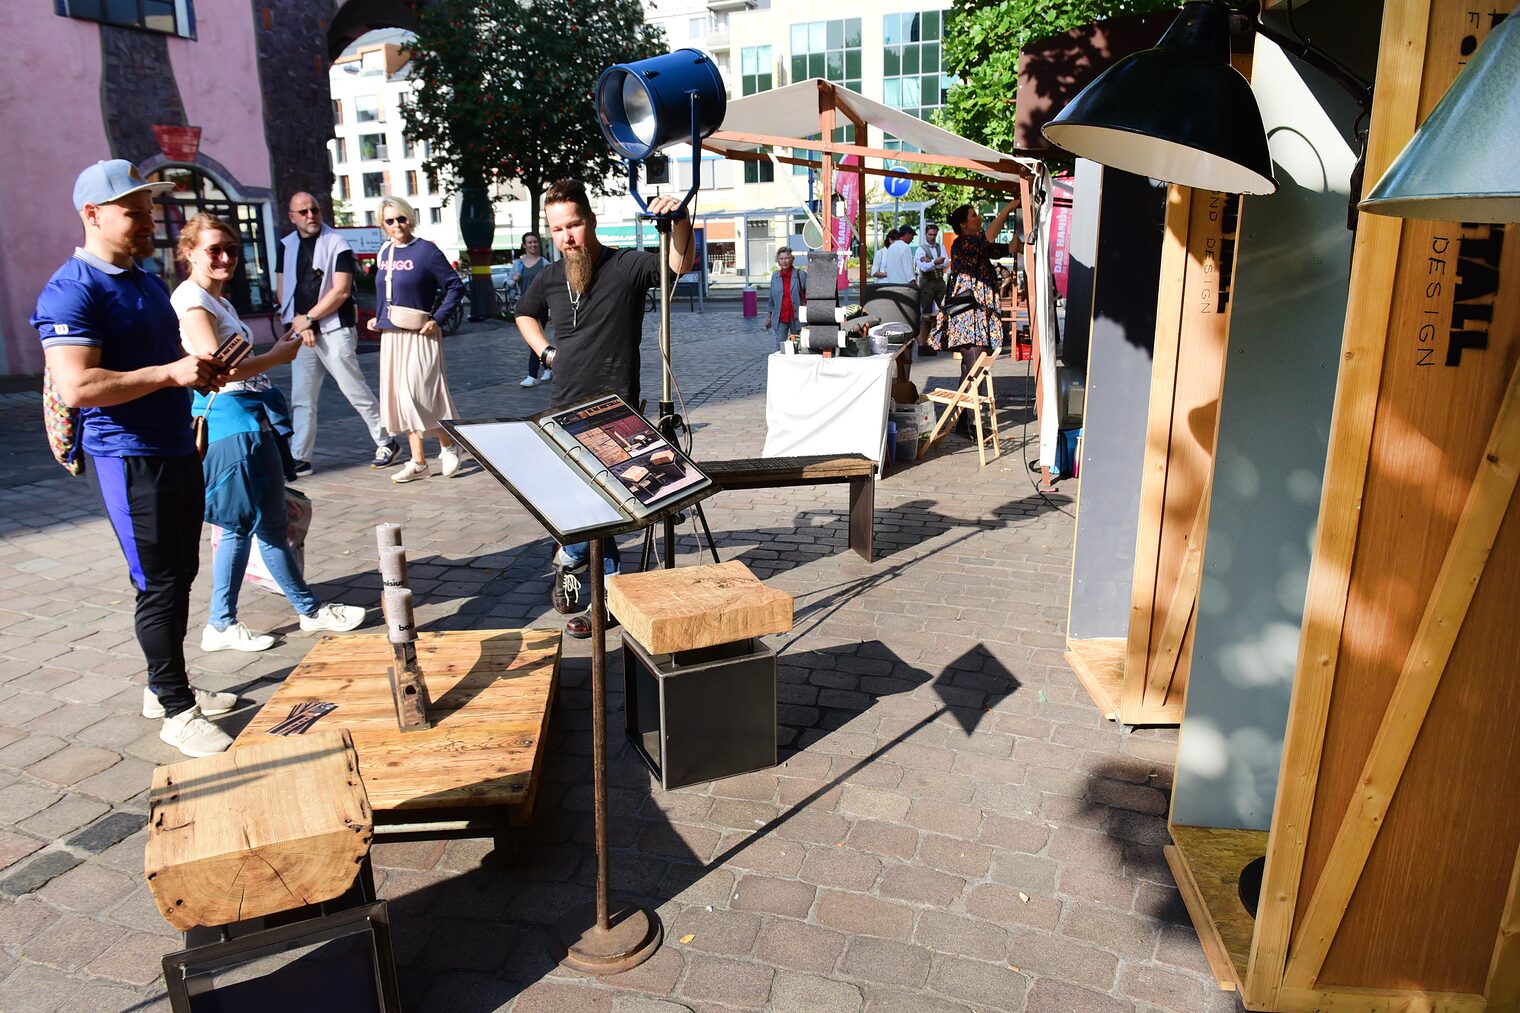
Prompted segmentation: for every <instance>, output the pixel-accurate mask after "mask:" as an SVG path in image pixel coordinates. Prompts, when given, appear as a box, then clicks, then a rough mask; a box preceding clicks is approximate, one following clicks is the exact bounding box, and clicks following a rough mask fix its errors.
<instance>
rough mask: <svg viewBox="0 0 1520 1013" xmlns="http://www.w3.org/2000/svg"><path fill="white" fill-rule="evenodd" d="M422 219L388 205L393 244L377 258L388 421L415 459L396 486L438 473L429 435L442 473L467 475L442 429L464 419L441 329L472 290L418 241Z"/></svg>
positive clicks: (377, 323) (383, 408)
mask: <svg viewBox="0 0 1520 1013" xmlns="http://www.w3.org/2000/svg"><path fill="white" fill-rule="evenodd" d="M416 220H417V213H416V212H415V211H413V210H412V206H411V204H409V203H407V202H406V201H404V200H402V199H401V198H400V197H393V196H390V195H386V196H385V197H383V198H381V201H380V221H381V224H382V225H384V226H385V234H386V235H387V236H389V237H390V241H389V242H388V243H386V244H385V245H384V246H382V247H381V248H380V254H379V256H378V257H376V258H375V259H376V262H377V263H378V264H379V265H380V273H379V274H378V275H377V276H376V278H375V318H374V319H373V320H371V321H370V322H369V329H370V330H372V331H379V332H380V333H381V342H380V421H381V422H383V423H384V424H385V428H386V429H388V430H390V431H391V432H393V433H406V439H407V443H408V444H409V445H410V446H411V450H412V459H411V460H410V461H408V462H407V463H406V465H405V467H403V468H402V469H401V470H400V471H399V472H397V473H396V474H395V475H392V476H391V481H392V482H415V481H416V480H417V479H419V478H427V477H428V475H429V474H431V469H430V468H429V467H428V462H427V453H426V448H425V447H424V445H423V442H422V441H423V439H424V438H425V437H428V436H436V437H437V438H438V446H439V450H438V463H439V465H440V467H439V472H440V474H442V475H443V477H444V478H450V477H452V476H453V474H454V473H455V472H456V471H458V470H459V451H458V450H457V449H456V448H455V446H454V443H453V441H452V440H450V439H449V434H448V433H446V432H444V429H443V426H442V425H440V424H439V423H440V421H441V420H443V419H451V418H457V417H458V412H457V411H456V410H455V408H454V399H453V398H452V397H450V396H449V374H448V368H447V367H446V365H445V364H444V359H443V328H442V326H441V322H442V321H444V320H447V319H448V316H449V314H450V313H451V312H453V309H454V307H455V306H456V305H458V303H459V300H460V299H462V298H464V283H463V282H461V281H460V280H459V275H457V274H455V273H454V269H453V268H452V267H450V266H449V261H448V258H447V257H445V256H444V255H443V251H442V250H440V249H438V247H436V246H434V245H433V244H432V243H430V242H428V241H427V240H426V239H418V238H417V237H416V236H414V235H412V227H413V224H414V223H415V222H416ZM440 292H441V293H442V295H443V298H442V300H440V299H439V293H440ZM434 306H436V307H437V308H436V309H430V307H434Z"/></svg>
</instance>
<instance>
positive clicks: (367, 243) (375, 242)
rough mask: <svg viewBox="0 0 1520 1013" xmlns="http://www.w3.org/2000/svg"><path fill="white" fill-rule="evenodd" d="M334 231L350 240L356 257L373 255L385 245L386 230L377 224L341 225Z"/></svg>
mask: <svg viewBox="0 0 1520 1013" xmlns="http://www.w3.org/2000/svg"><path fill="white" fill-rule="evenodd" d="M334 231H336V232H337V233H338V235H340V236H342V237H343V238H344V239H345V240H347V241H348V246H349V249H351V250H353V251H354V256H356V257H373V256H374V255H375V254H377V253H379V252H380V247H382V246H384V245H385V232H384V231H383V230H381V229H380V227H379V226H376V225H340V226H338V227H337V228H336V229H335V230H334Z"/></svg>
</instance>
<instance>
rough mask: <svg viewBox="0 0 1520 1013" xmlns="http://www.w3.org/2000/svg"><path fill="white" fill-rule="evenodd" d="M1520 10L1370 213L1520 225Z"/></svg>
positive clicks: (1428, 123) (1420, 135)
mask: <svg viewBox="0 0 1520 1013" xmlns="http://www.w3.org/2000/svg"><path fill="white" fill-rule="evenodd" d="M1517 148H1520V9H1517V11H1516V12H1515V13H1513V14H1511V15H1510V16H1509V17H1508V18H1507V19H1505V20H1504V22H1503V23H1501V24H1500V25H1498V26H1497V27H1496V28H1494V30H1493V31H1491V32H1490V33H1489V35H1488V38H1486V39H1484V40H1483V45H1481V46H1479V47H1478V51H1477V52H1476V53H1475V54H1473V58H1472V60H1471V61H1470V62H1469V63H1468V64H1467V66H1466V67H1465V68H1463V70H1462V73H1461V74H1460V75H1458V77H1457V79H1456V80H1455V81H1454V82H1452V86H1451V89H1450V90H1449V91H1447V93H1446V94H1445V96H1443V97H1442V99H1441V101H1440V102H1439V103H1437V104H1436V107H1435V108H1434V109H1432V110H1431V111H1430V115H1429V116H1427V117H1426V118H1425V122H1424V123H1423V124H1421V125H1420V129H1419V131H1418V132H1417V133H1416V134H1415V135H1414V137H1413V138H1411V139H1410V141H1409V144H1408V145H1406V146H1405V148H1404V150H1403V151H1401V152H1399V157H1398V158H1395V159H1394V160H1393V164H1392V165H1390V166H1389V167H1388V171H1387V172H1385V173H1383V178H1382V179H1380V180H1378V184H1377V186H1375V187H1373V188H1372V192H1371V193H1370V194H1368V195H1367V198H1366V200H1364V201H1362V203H1361V208H1362V210H1363V211H1367V212H1370V213H1372V214H1376V215H1395V216H1397V217H1399V218H1429V219H1435V220H1437V221H1454V222H1520V151H1517Z"/></svg>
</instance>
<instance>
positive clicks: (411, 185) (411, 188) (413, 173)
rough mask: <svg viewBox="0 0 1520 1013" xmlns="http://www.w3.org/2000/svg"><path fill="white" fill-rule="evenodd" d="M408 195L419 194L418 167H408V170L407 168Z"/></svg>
mask: <svg viewBox="0 0 1520 1013" xmlns="http://www.w3.org/2000/svg"><path fill="white" fill-rule="evenodd" d="M406 195H407V196H408V197H415V196H417V170H416V169H408V170H406Z"/></svg>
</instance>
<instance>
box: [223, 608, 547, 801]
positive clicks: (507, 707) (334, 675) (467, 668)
mask: <svg viewBox="0 0 1520 1013" xmlns="http://www.w3.org/2000/svg"><path fill="white" fill-rule="evenodd" d="M559 654H560V634H559V631H557V630H458V631H452V630H451V631H448V632H443V633H419V634H418V635H417V661H418V664H419V666H420V667H421V668H422V676H423V679H424V680H425V681H426V683H427V688H428V694H429V696H430V697H431V698H432V704H431V706H430V707H429V708H428V715H429V717H430V718H431V719H432V722H433V726H432V727H431V728H428V729H425V730H421V731H409V732H403V731H401V729H399V728H398V727H396V708H395V706H394V704H393V703H392V701H391V691H390V684H389V682H388V681H387V679H386V675H385V669H386V666H387V665H388V664H390V658H391V651H390V645H389V644H388V643H387V642H386V639H385V635H384V634H383V633H380V634H361V635H358V636H354V635H349V636H343V637H328V638H325V639H323V640H322V641H321V642H319V643H318V644H317V645H316V646H315V647H313V648H312V649H311V652H310V653H309V654H307V655H306V659H305V660H304V661H302V662H301V664H300V665H298V666H297V667H296V669H295V671H293V672H291V673H290V675H288V676H286V678H285V682H284V684H283V685H282V686H280V688H279V689H278V690H276V691H275V694H274V696H273V697H271V698H270V700H269V703H267V704H265V705H264V709H263V710H261V711H260V712H259V715H258V717H256V718H254V720H253V722H252V723H251V724H250V725H249V726H248V727H247V728H246V729H244V730H243V733H242V734H241V735H239V736H238V737H237V741H236V742H234V743H233V749H235V750H236V749H243V748H247V747H249V746H250V745H253V744H257V743H261V742H264V741H266V740H268V739H270V738H271V736H270V735H268V734H267V730H268V729H269V728H271V727H273V726H274V725H276V724H278V723H279V722H280V721H282V720H284V718H285V717H286V716H287V715H289V713H290V709H291V708H292V707H294V706H295V705H296V704H299V703H304V702H307V701H316V700H326V701H328V702H330V703H335V704H337V705H338V706H337V709H336V710H334V711H333V712H332V713H331V714H328V715H327V716H326V717H324V718H322V719H321V721H320V722H319V723H318V725H317V727H318V728H322V727H324V726H329V725H330V726H331V727H333V728H338V727H342V728H347V729H348V730H349V732H350V733H351V734H352V736H353V742H354V749H355V750H356V751H357V752H358V754H359V773H360V775H361V776H362V777H363V779H364V786H365V788H366V789H367V790H368V792H369V800H370V804H371V805H373V806H374V808H375V811H376V812H377V813H382V814H383V813H385V812H388V811H391V810H397V809H440V808H449V807H452V806H494V805H508V806H516V805H523V806H526V805H527V804H528V803H530V802H531V799H532V789H533V783H534V778H535V773H536V771H537V770H538V768H539V766H540V764H541V761H542V753H543V749H542V745H543V737H544V734H545V732H546V731H547V730H548V723H549V708H550V705H551V703H552V702H553V700H554V688H555V684H556V682H557V681H558V678H559Z"/></svg>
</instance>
